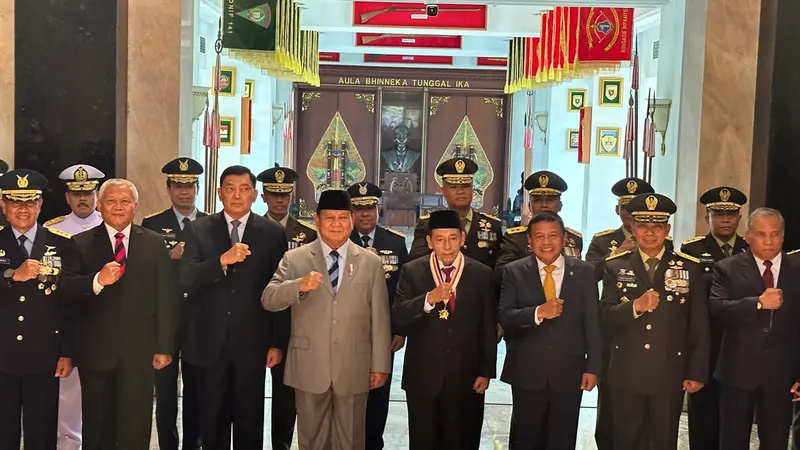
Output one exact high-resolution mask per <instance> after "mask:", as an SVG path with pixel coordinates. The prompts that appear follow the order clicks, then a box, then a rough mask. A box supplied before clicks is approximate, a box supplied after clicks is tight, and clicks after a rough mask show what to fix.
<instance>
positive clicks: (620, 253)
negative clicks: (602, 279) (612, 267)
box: [606, 250, 631, 261]
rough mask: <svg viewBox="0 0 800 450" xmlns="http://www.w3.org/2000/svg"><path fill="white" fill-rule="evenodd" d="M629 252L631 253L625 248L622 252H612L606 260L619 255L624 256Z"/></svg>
mask: <svg viewBox="0 0 800 450" xmlns="http://www.w3.org/2000/svg"><path fill="white" fill-rule="evenodd" d="M630 253H631V251H630V250H625V251H624V252H619V253H612V254H611V255H609V256H608V258H606V261H611V260H612V259H615V258H619V257H620V256H625V255H628V254H630Z"/></svg>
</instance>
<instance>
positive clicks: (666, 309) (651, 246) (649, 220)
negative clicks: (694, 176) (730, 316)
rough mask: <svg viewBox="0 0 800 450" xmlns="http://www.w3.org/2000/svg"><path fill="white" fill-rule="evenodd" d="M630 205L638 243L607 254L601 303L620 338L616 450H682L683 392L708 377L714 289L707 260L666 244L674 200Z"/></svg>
mask: <svg viewBox="0 0 800 450" xmlns="http://www.w3.org/2000/svg"><path fill="white" fill-rule="evenodd" d="M625 208H626V209H627V210H628V212H630V213H631V215H632V216H633V219H634V221H635V224H634V225H633V227H632V232H633V234H634V236H636V242H637V248H636V249H634V250H632V251H631V250H629V251H624V252H619V253H616V254H614V255H612V256H609V257H608V259H606V264H605V273H604V276H603V295H602V299H601V301H600V302H601V308H602V309H603V315H604V320H605V321H606V322H607V323H608V325H609V326H611V327H612V328H613V337H614V340H613V346H614V347H613V350H612V355H611V363H610V365H609V367H608V377H607V378H608V382H609V383H610V385H611V395H612V408H613V416H614V420H613V427H614V449H615V450H656V449H658V450H660V449H663V450H667V449H669V450H675V448H676V447H677V443H678V422H679V419H680V414H681V409H682V406H683V391H687V392H689V393H694V392H697V391H699V390H700V389H701V388H702V387H703V385H704V384H705V382H706V381H707V379H708V356H709V352H708V346H709V343H708V332H709V331H708V328H709V324H708V315H709V310H708V293H707V290H706V288H705V286H704V285H703V282H702V279H701V273H702V272H701V268H700V264H699V263H700V260H698V259H697V258H695V257H693V256H689V255H687V254H685V253H681V252H672V251H668V250H667V248H666V245H665V242H666V237H667V234H668V233H669V229H670V226H669V225H668V224H667V221H668V220H669V218H670V215H672V214H674V213H675V210H676V209H677V208H676V206H675V203H673V202H672V200H670V199H669V198H667V197H665V196H663V195H660V194H642V195H638V196H636V197H634V198H633V199H632V200H631V201H630V202H629V203H628V204H627V205H626V207H625Z"/></svg>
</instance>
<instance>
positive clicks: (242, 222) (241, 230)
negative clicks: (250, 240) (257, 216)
mask: <svg viewBox="0 0 800 450" xmlns="http://www.w3.org/2000/svg"><path fill="white" fill-rule="evenodd" d="M222 214H223V215H224V216H225V222H226V223H227V224H228V236H230V235H231V234H232V233H233V220H234V219H233V217H231V216H229V215H228V213H226V212H224V213H222ZM249 219H250V211H247V214H245V215H243V216H242V217H241V218H239V219H238V220H239V228H238V229H239V242H241V241H242V238H243V237H244V227H245V226H246V225H247V221H248V220H249Z"/></svg>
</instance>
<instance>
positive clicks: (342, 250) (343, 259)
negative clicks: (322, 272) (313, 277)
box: [319, 239, 350, 292]
mask: <svg viewBox="0 0 800 450" xmlns="http://www.w3.org/2000/svg"><path fill="white" fill-rule="evenodd" d="M319 243H320V245H321V246H322V254H323V255H325V266H326V267H327V268H328V270H331V267H332V266H333V256H331V252H332V251H333V250H334V249H332V248H331V247H330V246H329V245H328V244H326V243H325V241H324V240H322V239H320V240H319ZM349 248H350V239H348V240H346V241H345V242H344V244H342V246H341V247H339V248H337V249H336V252H337V253H339V258H338V261H339V282H338V283H337V284H336V289H334V291H335V292H339V288H341V287H342V282H343V281H344V273H345V269H346V268H347V254H348V250H349Z"/></svg>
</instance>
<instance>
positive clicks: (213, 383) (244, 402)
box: [200, 357, 267, 450]
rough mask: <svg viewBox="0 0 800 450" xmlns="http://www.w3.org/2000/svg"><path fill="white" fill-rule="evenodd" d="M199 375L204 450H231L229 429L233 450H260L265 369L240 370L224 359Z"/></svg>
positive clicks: (205, 368) (261, 445)
mask: <svg viewBox="0 0 800 450" xmlns="http://www.w3.org/2000/svg"><path fill="white" fill-rule="evenodd" d="M264 361H265V362H266V357H265V358H264ZM201 373H202V375H201V379H202V385H203V387H202V396H201V400H200V402H201V403H202V405H203V411H202V413H203V421H202V423H201V425H200V429H201V430H202V433H203V449H204V450H230V448H231V426H233V427H234V428H235V429H236V432H235V433H233V448H234V450H252V449H260V448H262V447H263V445H264V394H265V390H266V388H265V386H264V382H265V381H266V377H267V368H266V366H261V367H258V366H256V367H249V368H239V367H235V366H233V365H232V364H230V363H229V362H228V360H227V358H223V359H221V360H220V362H219V363H218V364H216V365H214V366H212V367H204V368H202V370H201Z"/></svg>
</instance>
